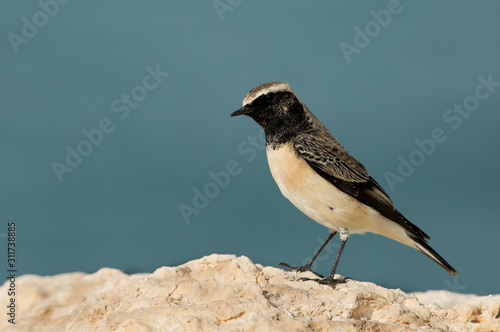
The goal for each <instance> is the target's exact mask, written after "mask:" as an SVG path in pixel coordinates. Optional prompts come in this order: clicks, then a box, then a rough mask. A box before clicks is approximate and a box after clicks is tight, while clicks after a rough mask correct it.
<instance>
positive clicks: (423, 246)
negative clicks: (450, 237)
mask: <svg viewBox="0 0 500 332" xmlns="http://www.w3.org/2000/svg"><path fill="white" fill-rule="evenodd" d="M407 235H408V237H410V238H411V239H412V240H413V246H414V247H415V248H416V249H418V250H419V251H420V252H421V253H423V254H424V255H425V256H427V257H429V258H430V259H432V260H433V261H434V262H436V263H438V264H439V265H440V266H441V267H442V268H443V269H445V270H446V271H447V272H448V273H449V274H451V275H452V276H454V277H456V276H457V271H456V270H455V269H454V268H453V267H452V266H451V265H450V264H449V263H448V262H447V261H445V259H444V258H443V257H441V255H439V254H438V253H437V252H436V251H435V250H434V249H432V248H431V247H430V246H429V244H428V243H427V241H426V240H425V239H422V238H418V237H416V236H414V235H413V234H407Z"/></svg>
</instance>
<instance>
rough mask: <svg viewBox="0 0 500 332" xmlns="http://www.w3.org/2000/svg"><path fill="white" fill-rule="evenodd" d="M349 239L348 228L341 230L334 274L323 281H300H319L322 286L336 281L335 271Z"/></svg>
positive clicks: (331, 273) (305, 279)
mask: <svg viewBox="0 0 500 332" xmlns="http://www.w3.org/2000/svg"><path fill="white" fill-rule="evenodd" d="M348 238H349V230H348V229H347V228H343V227H341V228H340V241H341V242H340V247H339V251H338V252H337V257H335V263H334V264H333V268H332V272H330V275H329V276H328V277H326V278H322V279H311V278H300V279H299V280H301V281H307V280H313V281H317V282H319V283H320V284H324V285H326V284H329V283H331V282H333V281H335V271H337V266H338V265H339V260H340V256H341V255H342V251H343V250H344V246H345V243H346V242H347V239H348Z"/></svg>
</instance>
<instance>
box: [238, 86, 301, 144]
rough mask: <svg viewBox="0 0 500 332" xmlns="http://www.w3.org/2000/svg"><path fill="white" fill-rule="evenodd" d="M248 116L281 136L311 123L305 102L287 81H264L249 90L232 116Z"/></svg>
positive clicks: (266, 129) (272, 133)
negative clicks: (305, 108) (308, 119)
mask: <svg viewBox="0 0 500 332" xmlns="http://www.w3.org/2000/svg"><path fill="white" fill-rule="evenodd" d="M238 115H248V116H249V117H251V118H252V119H254V120H255V122H257V123H258V124H259V125H260V126H261V127H262V128H263V129H264V131H265V133H266V137H267V136H268V135H271V136H274V135H278V136H282V135H287V134H290V133H293V132H296V131H297V130H301V129H303V128H304V126H306V125H307V124H308V121H307V116H306V113H305V110H304V105H303V104H302V102H301V101H300V100H299V98H298V97H297V96H296V95H295V93H294V92H293V90H292V88H290V86H289V85H288V84H287V83H286V82H271V83H264V84H261V85H259V86H257V87H255V88H253V89H252V90H250V92H248V93H247V95H246V96H245V98H244V99H243V106H242V107H241V108H240V109H239V110H237V111H236V112H233V113H232V114H231V116H238Z"/></svg>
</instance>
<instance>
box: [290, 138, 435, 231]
mask: <svg viewBox="0 0 500 332" xmlns="http://www.w3.org/2000/svg"><path fill="white" fill-rule="evenodd" d="M293 147H294V150H295V152H296V153H297V154H298V155H299V156H300V157H301V158H303V159H304V160H305V161H306V162H307V163H308V164H309V166H311V168H312V169H313V170H314V171H316V173H318V174H319V175H321V176H322V177H323V178H324V179H326V180H327V181H329V182H330V183H332V184H333V185H334V186H335V187H337V188H338V189H340V190H342V191H343V192H345V193H346V194H349V195H351V196H353V197H354V198H356V199H357V200H359V201H360V202H361V203H363V204H365V205H367V206H369V207H371V208H373V209H375V210H376V211H378V212H379V213H380V214H381V215H383V216H384V217H386V218H388V219H390V220H392V221H394V222H396V223H398V224H399V225H401V226H402V227H403V228H405V229H406V230H407V231H409V233H410V234H412V235H414V236H417V237H418V238H424V239H430V238H429V236H428V235H427V234H425V233H424V232H423V231H422V230H421V229H420V228H418V227H417V226H415V225H414V224H412V223H411V222H410V221H408V219H406V218H405V217H404V216H403V215H402V214H401V213H400V212H399V211H398V210H397V209H396V208H395V207H394V204H393V203H392V201H391V199H390V198H389V195H387V193H386V192H385V191H384V189H382V187H381V186H380V185H379V184H378V183H377V181H375V180H374V179H373V178H372V177H371V176H370V174H368V172H367V171H366V170H365V168H364V167H363V165H362V164H361V163H360V162H358V161H357V160H356V159H354V158H353V157H352V156H351V155H350V154H349V153H348V152H347V151H346V150H345V149H344V148H343V147H342V146H341V145H340V144H338V143H337V142H336V141H334V142H330V140H327V139H323V138H318V137H316V136H311V135H303V136H302V135H301V136H299V137H297V138H295V139H294V145H293Z"/></svg>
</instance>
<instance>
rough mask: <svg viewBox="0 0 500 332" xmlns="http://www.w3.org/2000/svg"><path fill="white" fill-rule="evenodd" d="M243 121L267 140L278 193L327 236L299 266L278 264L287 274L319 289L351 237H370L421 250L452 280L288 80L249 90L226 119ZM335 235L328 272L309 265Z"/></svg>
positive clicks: (449, 269) (437, 257) (421, 236)
mask: <svg viewBox="0 0 500 332" xmlns="http://www.w3.org/2000/svg"><path fill="white" fill-rule="evenodd" d="M240 115H246V116H249V117H250V118H252V119H253V120H254V121H255V122H257V124H258V125H260V126H261V127H262V128H263V130H264V134H265V142H266V155H267V160H268V164H269V168H270V170H271V174H272V176H273V178H274V180H275V181H276V183H277V185H278V187H279V189H280V191H281V193H282V194H283V196H285V197H286V198H287V199H288V200H289V201H290V202H291V203H292V204H293V205H295V207H297V208H298V209H299V210H300V211H302V212H303V213H304V214H305V215H307V216H308V217H309V218H311V219H313V220H314V221H316V222H318V223H319V224H321V225H323V226H325V227H327V228H328V230H329V234H328V237H327V238H326V240H325V241H324V243H323V244H322V246H321V247H320V248H319V250H318V251H317V252H316V253H315V255H314V256H313V257H312V258H311V259H310V260H309V261H308V263H307V264H305V265H304V266H295V267H294V266H290V265H288V264H287V263H284V262H282V263H279V264H278V266H283V267H285V268H287V269H288V270H289V271H297V272H305V271H311V272H313V273H314V274H315V275H316V276H317V277H318V278H305V277H304V278H300V279H299V280H314V281H317V282H318V283H320V284H330V283H334V282H338V281H339V280H336V279H335V273H336V270H337V266H338V264H339V260H340V256H341V255H342V252H343V250H344V247H345V244H346V242H347V240H348V238H349V236H350V234H363V233H365V232H371V233H376V234H380V235H383V236H385V237H388V238H390V239H392V240H395V241H398V242H400V243H402V244H405V245H407V246H409V247H412V248H414V249H417V250H419V251H420V252H422V253H423V254H424V255H426V256H427V257H429V258H430V259H432V260H433V261H434V262H436V263H437V264H439V265H440V266H441V267H442V268H443V269H445V270H446V271H447V272H448V273H450V274H451V275H452V276H456V273H457V271H456V270H455V269H454V268H453V267H452V266H451V265H450V264H449V263H448V262H447V261H446V260H445V259H444V258H443V257H441V256H440V255H439V254H438V253H437V252H436V251H435V250H434V249H432V248H431V247H430V246H429V244H428V242H427V240H430V237H429V236H428V235H427V234H426V233H424V231H422V230H421V229H420V228H418V227H417V226H416V225H414V224H413V223H411V222H410V221H409V220H408V219H406V217H404V216H403V214H401V213H400V212H399V211H398V210H397V209H396V207H395V206H394V203H393V202H392V200H391V199H390V198H389V195H388V194H387V192H386V191H385V190H384V189H383V188H382V187H381V186H380V185H379V184H378V183H377V181H375V180H374V179H373V178H372V177H371V176H370V174H369V173H368V171H367V170H366V169H365V167H364V166H363V165H362V164H361V163H360V162H359V161H357V160H356V159H355V158H354V157H353V156H351V154H350V153H349V152H348V151H347V150H346V149H345V148H344V147H343V146H342V145H340V143H339V142H338V141H337V140H336V139H335V138H334V136H333V135H332V134H331V133H330V131H328V129H327V128H326V127H325V126H324V125H323V124H322V123H321V122H320V121H319V120H318V119H317V118H316V117H315V116H314V115H313V113H312V112H311V111H310V110H309V109H308V108H307V106H306V105H305V104H304V103H303V102H302V101H301V100H300V99H299V97H297V95H296V94H295V92H294V91H293V90H292V88H291V87H290V85H288V83H286V82H270V83H264V84H261V85H259V86H257V87H255V88H253V89H252V90H250V91H249V92H248V93H247V94H246V96H245V97H244V99H243V104H242V107H241V108H240V109H238V110H237V111H235V112H233V113H231V115H230V116H231V117H234V116H240ZM337 233H339V236H340V241H341V243H340V246H339V249H338V252H337V255H336V257H335V261H334V265H333V268H332V270H331V272H330V274H329V275H328V276H327V277H326V278H324V277H323V276H321V275H320V274H318V273H316V272H314V271H312V269H311V266H312V264H313V263H314V261H315V260H316V258H317V257H318V255H319V254H320V252H321V251H322V250H323V249H324V248H325V246H326V245H327V244H328V242H330V240H331V239H332V238H333V237H334V236H335V234H337Z"/></svg>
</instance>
